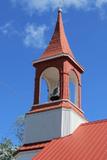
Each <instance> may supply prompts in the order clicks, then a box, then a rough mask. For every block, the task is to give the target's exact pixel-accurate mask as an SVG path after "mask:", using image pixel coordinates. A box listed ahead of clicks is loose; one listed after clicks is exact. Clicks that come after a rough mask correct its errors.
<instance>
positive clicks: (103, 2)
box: [96, 0, 107, 8]
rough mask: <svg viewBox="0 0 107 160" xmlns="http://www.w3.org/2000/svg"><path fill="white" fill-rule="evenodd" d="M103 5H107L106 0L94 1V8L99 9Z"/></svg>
mask: <svg viewBox="0 0 107 160" xmlns="http://www.w3.org/2000/svg"><path fill="white" fill-rule="evenodd" d="M104 5H107V0H96V6H97V7H99V8H101V7H103V6H104Z"/></svg>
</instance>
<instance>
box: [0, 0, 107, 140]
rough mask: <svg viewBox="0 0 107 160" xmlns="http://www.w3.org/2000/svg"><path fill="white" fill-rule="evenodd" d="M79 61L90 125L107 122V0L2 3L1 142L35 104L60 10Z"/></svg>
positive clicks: (0, 60) (24, 0) (0, 56)
mask: <svg viewBox="0 0 107 160" xmlns="http://www.w3.org/2000/svg"><path fill="white" fill-rule="evenodd" d="M60 5H61V6H62V8H63V21H64V25H65V31H66V34H67V37H68V40H69V43H70V46H71V48H72V50H73V52H74V55H75V57H76V59H77V61H78V62H79V63H80V64H81V65H82V66H83V67H84V69H85V73H84V75H83V76H82V107H83V111H84V112H85V115H86V117H87V119H89V120H90V121H93V120H98V119H106V118H107V12H106V10H107V0H92V1H91V2H90V0H66V1H61V0H57V1H56V0H53V1H49V0H43V1H38V0H31V1H29V0H22V1H21V2H19V1H18V0H4V1H2V2H0V109H1V112H0V122H1V123H0V139H1V138H2V137H10V138H12V139H14V136H13V131H12V128H13V124H14V122H15V120H16V119H17V117H19V116H20V115H23V114H24V113H25V112H27V111H28V110H29V109H30V107H31V106H32V103H33V92H34V69H33V67H32V61H33V60H35V59H37V58H38V57H39V56H40V55H41V54H42V52H43V50H44V49H45V47H46V46H47V44H48V41H49V39H50V38H51V35H52V33H53V29H54V25H55V22H56V15H57V8H58V6H60Z"/></svg>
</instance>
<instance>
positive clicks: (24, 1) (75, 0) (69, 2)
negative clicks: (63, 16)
mask: <svg viewBox="0 0 107 160" xmlns="http://www.w3.org/2000/svg"><path fill="white" fill-rule="evenodd" d="M11 1H12V2H13V4H19V5H20V6H22V7H23V8H24V9H26V10H29V11H30V12H34V11H35V10H37V11H39V12H43V11H46V10H49V9H50V8H51V9H53V10H54V9H56V8H58V7H59V6H62V7H64V8H69V7H75V8H86V7H88V5H89V4H90V0H21V1H19V0H11Z"/></svg>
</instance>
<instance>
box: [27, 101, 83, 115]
mask: <svg viewBox="0 0 107 160" xmlns="http://www.w3.org/2000/svg"><path fill="white" fill-rule="evenodd" d="M59 108H66V109H72V110H74V111H75V112H76V113H77V114H79V115H80V116H81V117H83V118H85V117H84V114H83V112H82V111H81V110H80V109H79V108H78V107H76V106H75V105H73V104H72V103H70V102H69V101H67V100H61V101H56V102H53V103H47V104H42V105H34V106H33V107H32V109H31V111H30V112H28V113H27V115H29V114H35V113H38V112H45V111H49V110H53V109H59Z"/></svg>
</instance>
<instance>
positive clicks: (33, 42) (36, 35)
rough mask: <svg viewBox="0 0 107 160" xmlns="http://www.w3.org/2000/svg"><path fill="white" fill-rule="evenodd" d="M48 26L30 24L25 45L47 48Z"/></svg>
mask: <svg viewBox="0 0 107 160" xmlns="http://www.w3.org/2000/svg"><path fill="white" fill-rule="evenodd" d="M46 31H47V26H46V25H42V26H38V27H37V26H36V25H35V24H28V25H27V26H26V28H25V36H24V44H25V45H26V46H28V47H29V46H32V47H35V48H44V47H45V32H46Z"/></svg>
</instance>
